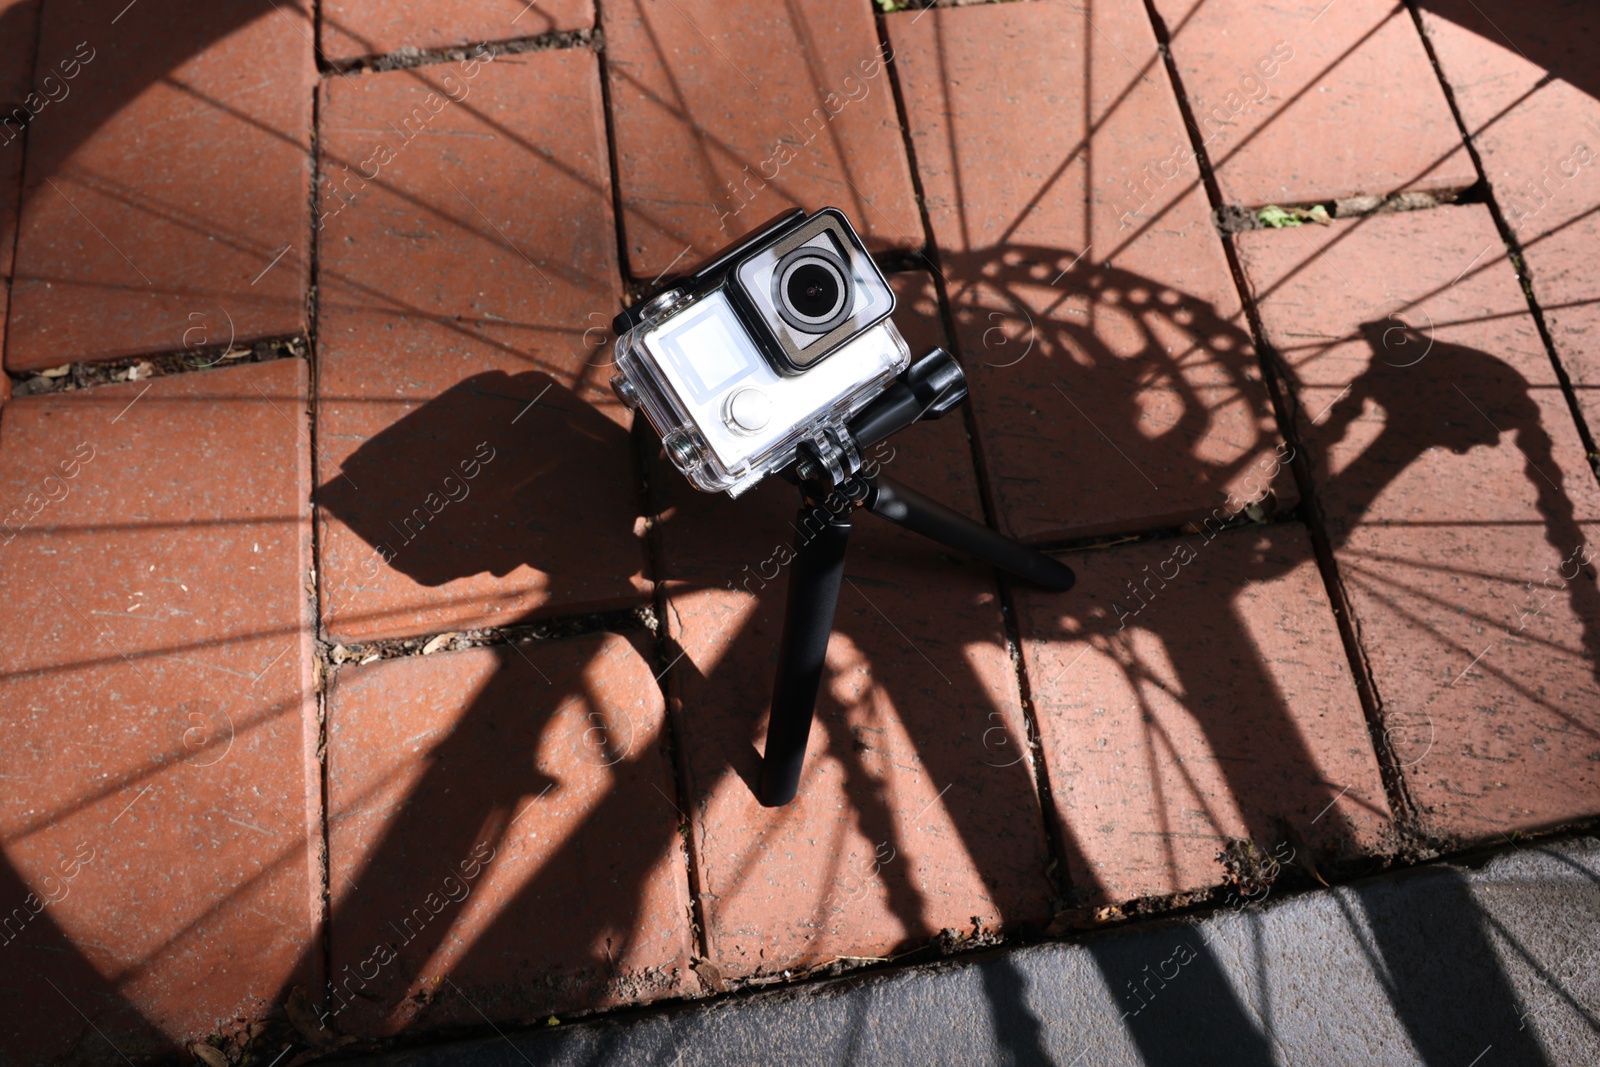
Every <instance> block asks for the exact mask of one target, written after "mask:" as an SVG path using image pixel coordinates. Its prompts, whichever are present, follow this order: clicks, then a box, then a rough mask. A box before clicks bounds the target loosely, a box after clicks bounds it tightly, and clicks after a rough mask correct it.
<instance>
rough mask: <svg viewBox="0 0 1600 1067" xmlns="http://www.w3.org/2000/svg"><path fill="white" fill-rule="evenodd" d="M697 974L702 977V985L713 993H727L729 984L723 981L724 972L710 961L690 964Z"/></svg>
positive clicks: (698, 961) (697, 961)
mask: <svg viewBox="0 0 1600 1067" xmlns="http://www.w3.org/2000/svg"><path fill="white" fill-rule="evenodd" d="M689 967H690V968H691V969H692V970H693V971H694V973H695V974H697V975H699V976H700V984H701V985H703V986H705V987H706V988H707V989H709V990H711V992H713V993H726V992H727V991H728V983H727V982H726V981H724V980H723V977H722V971H721V969H720V968H718V967H717V965H716V964H715V963H712V962H711V961H710V960H695V961H693V962H692V963H690V964H689Z"/></svg>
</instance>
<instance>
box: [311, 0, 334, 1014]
mask: <svg viewBox="0 0 1600 1067" xmlns="http://www.w3.org/2000/svg"><path fill="white" fill-rule="evenodd" d="M311 21H312V33H313V34H314V35H315V36H314V40H313V42H312V49H313V53H314V54H316V55H321V47H322V3H321V0H312V3H311ZM321 125H322V86H321V85H320V84H319V85H314V86H312V88H311V136H310V148H311V160H310V163H311V181H310V184H309V191H308V197H307V205H306V206H307V217H308V225H309V226H310V230H311V238H310V244H309V247H308V250H307V256H308V259H309V262H308V264H307V272H306V278H307V284H306V305H305V312H306V343H305V351H306V363H307V374H306V435H307V442H308V445H309V448H310V455H309V456H308V457H307V462H308V463H309V464H310V465H311V486H310V488H311V499H310V501H309V505H310V520H311V569H310V575H309V579H310V580H309V581H308V582H307V584H306V594H307V598H308V602H307V605H306V606H307V610H308V611H309V612H310V626H311V633H312V638H313V640H312V642H311V645H312V653H313V655H314V656H315V661H314V663H313V665H312V669H313V671H314V672H315V673H314V676H313V683H314V685H315V686H316V706H317V748H316V758H317V772H318V773H317V784H318V789H319V791H320V796H319V798H318V807H319V815H320V819H319V822H320V827H319V829H320V832H321V839H320V840H319V841H318V843H317V846H318V847H317V849H316V853H315V855H316V857H317V870H316V872H315V873H316V877H317V880H318V890H319V894H318V898H317V899H318V903H319V906H320V914H318V916H317V935H318V936H317V946H318V948H320V950H321V955H322V959H321V963H322V989H321V990H320V994H321V995H320V996H319V997H318V1000H319V1001H320V1002H321V1003H323V1004H327V1003H329V1002H330V1000H331V999H332V995H333V884H332V881H333V879H332V867H333V863H332V856H331V854H330V851H329V848H330V846H329V826H330V824H331V821H332V820H331V818H330V817H329V806H330V803H331V798H332V791H331V783H330V782H329V778H328V685H329V683H330V682H331V680H332V677H333V672H332V670H331V668H330V663H331V659H332V657H331V649H330V646H329V643H328V641H327V639H326V634H325V633H324V632H323V627H322V587H321V585H320V584H319V582H318V574H317V564H318V563H319V562H320V561H321V559H322V529H321V527H322V524H321V523H320V522H319V521H318V517H317V502H316V485H317V475H318V471H317V457H318V454H319V453H318V449H317V438H318V425H317V415H318V409H317V384H318V370H319V363H318V360H317V351H318V347H317V346H318V339H319V337H318V334H319V323H318V320H317V313H318V310H319V306H318V285H319V284H320V282H321V277H322V261H321V251H322V241H321V237H320V234H321V227H320V226H319V225H318V223H319V219H318V216H317V199H318V195H319V193H320V183H321V181H322V168H321V165H320V152H319V149H320V147H321V145H320V139H319V137H318V132H319V131H320V130H321Z"/></svg>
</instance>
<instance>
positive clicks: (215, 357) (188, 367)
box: [6, 333, 308, 399]
mask: <svg viewBox="0 0 1600 1067" xmlns="http://www.w3.org/2000/svg"><path fill="white" fill-rule="evenodd" d="M307 344H308V342H307V336H306V335H305V334H301V333H296V334H289V335H285V336H281V337H269V338H263V339H262V340H259V341H253V342H251V343H250V344H249V345H240V344H233V343H231V342H230V343H229V344H226V345H210V346H207V347H205V348H201V349H192V350H185V351H182V352H171V351H167V352H156V353H151V354H148V355H142V356H127V357H124V358H122V359H107V360H85V361H82V362H78V363H64V364H61V365H60V366H57V367H46V368H44V369H43V370H36V371H9V370H8V371H7V372H6V374H7V376H8V377H9V378H10V379H11V382H12V391H11V395H12V397H13V399H15V398H18V397H25V396H42V395H45V394H48V393H70V392H76V391H78V390H81V389H95V388H98V387H100V386H105V385H120V384H122V383H124V382H144V381H149V380H151V379H153V378H165V377H169V376H171V375H174V374H195V373H199V372H203V371H210V370H225V369H227V368H228V367H242V366H245V365H246V364H250V363H270V362H272V361H274V360H279V359H305V358H306V353H307Z"/></svg>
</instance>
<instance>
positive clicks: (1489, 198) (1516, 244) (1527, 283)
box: [1406, 0, 1600, 478]
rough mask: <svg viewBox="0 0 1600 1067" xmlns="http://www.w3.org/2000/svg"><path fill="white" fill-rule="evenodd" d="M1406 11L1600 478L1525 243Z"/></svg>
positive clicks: (1598, 455)
mask: <svg viewBox="0 0 1600 1067" xmlns="http://www.w3.org/2000/svg"><path fill="white" fill-rule="evenodd" d="M1406 9H1407V10H1408V11H1410V13H1411V21H1412V22H1413V23H1414V24H1415V25H1416V28H1417V36H1418V37H1420V38H1422V47H1423V49H1424V50H1425V51H1426V52H1427V54H1428V62H1429V63H1431V64H1432V65H1433V73H1434V76H1435V77H1436V78H1438V79H1439V87H1440V88H1441V89H1443V90H1444V97H1445V101H1446V102H1447V103H1448V104H1449V105H1450V114H1451V117H1453V118H1454V119H1455V120H1456V131H1457V132H1458V133H1459V134H1460V135H1461V143H1462V144H1464V145H1465V146H1466V149H1467V156H1468V157H1469V158H1470V159H1471V160H1472V166H1473V169H1474V170H1475V171H1476V172H1477V175H1478V184H1479V185H1480V186H1482V189H1483V203H1484V204H1485V205H1486V206H1487V207H1488V209H1489V214H1490V215H1491V216H1492V217H1493V218H1494V225H1495V229H1496V230H1497V231H1498V232H1499V234H1500V239H1501V240H1502V241H1504V242H1505V245H1506V249H1507V250H1508V251H1509V252H1510V254H1511V262H1512V265H1513V266H1514V267H1515V268H1516V271H1517V281H1518V283H1519V284H1520V285H1521V286H1522V295H1523V297H1524V298H1525V299H1526V300H1527V301H1528V311H1529V313H1530V314H1531V315H1532V316H1533V322H1534V325H1535V326H1536V327H1537V328H1538V330H1539V340H1540V341H1541V342H1542V343H1543V344H1544V350H1545V354H1546V355H1548V356H1549V357H1550V364H1551V366H1553V367H1554V368H1555V372H1556V380H1557V381H1558V382H1560V383H1561V393H1562V395H1563V396H1565V397H1566V400H1567V410H1568V411H1569V412H1570V413H1571V415H1572V421H1573V424H1574V425H1575V426H1577V428H1578V437H1579V439H1580V440H1582V442H1583V449H1584V453H1585V454H1586V455H1587V457H1588V460H1589V468H1590V471H1591V472H1592V473H1593V474H1594V475H1595V476H1596V477H1597V478H1600V447H1597V446H1596V443H1595V437H1594V434H1593V432H1592V431H1591V429H1590V427H1589V424H1588V423H1587V422H1586V421H1585V420H1584V417H1583V410H1582V409H1581V408H1580V407H1579V406H1578V396H1577V393H1576V391H1575V390H1574V387H1573V384H1572V378H1571V376H1570V375H1568V373H1567V368H1566V367H1565V366H1564V365H1563V364H1562V362H1561V355H1560V352H1559V351H1558V350H1557V349H1556V344H1555V338H1554V337H1553V336H1552V335H1551V333H1550V327H1549V325H1548V324H1547V323H1546V322H1545V318H1544V308H1543V306H1542V305H1541V304H1540V303H1539V298H1538V296H1537V295H1536V294H1535V293H1534V288H1533V287H1534V279H1533V275H1532V273H1531V272H1530V271H1529V269H1528V263H1527V259H1526V258H1525V257H1524V254H1523V249H1522V242H1520V241H1519V240H1518V239H1517V235H1516V233H1515V232H1514V231H1513V230H1512V229H1511V225H1510V223H1508V222H1507V221H1506V217H1505V213H1504V212H1503V211H1501V210H1500V201H1499V200H1498V199H1497V198H1496V197H1495V194H1494V186H1493V185H1492V184H1491V183H1490V181H1489V172H1488V171H1487V170H1485V169H1484V166H1483V158H1482V157H1481V156H1480V155H1479V154H1478V146H1477V145H1476V144H1475V143H1474V142H1473V140H1472V137H1471V135H1470V134H1469V132H1468V130H1467V122H1466V119H1465V117H1464V116H1463V115H1462V114H1461V105H1460V103H1459V102H1458V101H1457V100H1456V94H1455V89H1454V87H1453V86H1451V84H1450V81H1449V79H1448V78H1446V77H1445V76H1444V67H1443V66H1441V65H1440V63H1439V56H1438V54H1437V53H1436V52H1435V51H1434V49H1433V38H1432V37H1431V36H1429V34H1428V31H1427V27H1426V26H1424V25H1423V22H1422V12H1421V11H1420V10H1419V9H1418V7H1417V4H1416V0H1406Z"/></svg>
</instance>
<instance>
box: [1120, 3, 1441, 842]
mask: <svg viewBox="0 0 1600 1067" xmlns="http://www.w3.org/2000/svg"><path fill="white" fill-rule="evenodd" d="M1144 6H1145V13H1146V15H1147V16H1148V17H1149V19H1150V25H1151V28H1152V29H1153V31H1154V33H1155V37H1156V42H1157V48H1158V49H1159V51H1160V53H1161V59H1162V62H1163V64H1164V65H1165V67H1166V72H1167V77H1168V79H1169V81H1170V84H1171V86H1172V93H1173V96H1174V98H1175V100H1176V103H1177V105H1178V110H1179V113H1180V115H1181V116H1182V119H1183V124H1184V133H1185V134H1187V135H1188V138H1189V143H1190V147H1191V149H1192V150H1193V152H1194V158H1195V163H1196V166H1198V167H1199V170H1200V176H1201V180H1202V183H1203V184H1204V186H1205V190H1206V195H1207V197H1208V198H1209V199H1210V202H1211V208H1212V212H1213V215H1214V217H1215V218H1217V219H1218V220H1221V219H1222V218H1223V217H1224V215H1225V213H1226V211H1227V209H1226V208H1225V205H1224V204H1223V200H1222V191H1221V188H1220V186H1219V184H1218V182H1217V178H1216V172H1215V171H1214V169H1213V168H1212V165H1211V157H1210V154H1209V153H1208V151H1207V149H1206V145H1205V139H1204V137H1203V136H1201V130H1200V126H1199V124H1198V123H1197V122H1196V121H1195V116H1194V110H1193V108H1192V107H1191V106H1190V103H1189V96H1188V93H1187V92H1186V91H1185V89H1184V86H1183V78H1182V76H1181V75H1180V73H1179V71H1178V66H1177V63H1176V61H1175V60H1174V59H1173V57H1172V48H1171V35H1170V33H1169V32H1168V29H1167V25H1166V21H1165V20H1164V19H1163V18H1162V17H1161V14H1160V12H1159V11H1157V10H1156V7H1155V0H1144ZM1219 229H1223V230H1224V232H1223V233H1222V234H1221V236H1220V239H1221V241H1222V247H1223V252H1224V254H1225V255H1226V257H1227V261H1228V269H1229V271H1230V273H1232V275H1233V282H1234V286H1235V288H1236V289H1237V290H1238V294H1239V302H1240V306H1241V308H1242V309H1243V311H1244V313H1245V320H1246V322H1247V323H1248V324H1249V328H1250V336H1251V340H1252V341H1253V342H1254V344H1255V346H1256V355H1257V359H1258V361H1259V363H1260V367H1261V373H1262V379H1263V384H1264V385H1265V387H1266V390H1267V395H1268V398H1269V400H1270V402H1271V404H1272V410H1273V416H1274V418H1275V419H1276V420H1277V423H1278V431H1279V433H1280V434H1282V435H1283V439H1284V441H1285V442H1286V443H1287V444H1288V445H1289V446H1290V448H1292V449H1293V453H1294V454H1293V458H1292V459H1291V460H1290V463H1289V467H1290V470H1291V471H1292V472H1293V474H1294V479H1295V485H1296V488H1297V489H1298V491H1299V494H1300V502H1299V504H1298V505H1297V507H1296V509H1295V510H1297V511H1299V512H1300V513H1301V515H1302V516H1303V518H1304V522H1305V526H1306V529H1307V531H1308V533H1309V535H1310V538H1311V545H1312V551H1313V553H1314V555H1315V557H1316V562H1317V570H1318V571H1319V573H1320V574H1321V577H1322V581H1323V586H1324V589H1325V590H1326V592H1327V594H1328V600H1329V606H1330V608H1331V609H1332V611H1333V616H1334V621H1335V623H1336V624H1337V626H1338V631H1339V638H1340V641H1341V643H1342V644H1343V645H1344V650H1345V656H1346V658H1347V659H1348V661H1349V666H1350V670H1351V674H1352V676H1353V679H1354V681H1355V686H1356V694H1357V697H1358V699H1359V700H1360V701H1361V708H1362V712H1363V715H1364V717H1365V719H1366V723H1367V734H1368V738H1369V740H1370V741H1371V743H1372V746H1373V750H1374V752H1375V753H1376V755H1377V759H1378V766H1379V770H1380V772H1381V774H1382V778H1383V784H1384V792H1385V794H1386V798H1387V800H1388V802H1389V806H1390V811H1391V814H1392V816H1393V822H1392V824H1391V827H1392V829H1391V833H1392V834H1393V836H1394V838H1395V840H1392V841H1380V842H1379V845H1378V847H1379V849H1380V852H1381V853H1388V855H1382V854H1380V855H1379V856H1377V857H1375V858H1377V859H1379V860H1380V861H1383V862H1386V863H1387V862H1394V861H1397V860H1402V859H1404V860H1410V861H1415V860H1419V859H1423V858H1427V857H1428V856H1430V855H1436V854H1437V850H1436V849H1433V848H1431V847H1430V846H1429V845H1427V844H1425V843H1424V841H1423V839H1422V835H1421V832H1420V830H1419V820H1418V818H1417V810H1416V807H1415V804H1414V803H1413V801H1412V799H1411V795H1410V791H1409V789H1408V787H1407V785H1406V782H1405V779H1404V775H1403V774H1402V772H1401V769H1400V765H1399V761H1398V760H1397V758H1396V756H1395V753H1394V751H1393V748H1392V746H1391V744H1390V739H1389V737H1388V734H1387V732H1386V731H1385V729H1384V727H1383V700H1382V697H1381V694H1379V692H1378V690H1377V687H1376V685H1375V683H1374V680H1373V675H1372V671H1371V669H1370V664H1369V663H1368V661H1367V655H1366V649H1365V646H1364V645H1363V644H1362V642H1361V635H1360V624H1359V621H1358V620H1357V619H1356V617H1355V615H1354V614H1353V612H1352V611H1351V604H1350V598H1349V597H1348V595H1347V594H1346V591H1345V587H1344V581H1343V579H1342V577H1341V576H1340V573H1339V567H1338V563H1337V561H1336V560H1335V558H1334V555H1333V546H1332V542H1331V541H1330V539H1329V538H1328V535H1327V527H1326V525H1325V518H1324V516H1323V513H1322V507H1321V502H1320V500H1319V498H1318V497H1317V495H1316V492H1315V484H1314V481H1313V479H1312V474H1311V464H1310V460H1309V457H1308V453H1307V451H1306V449H1305V446H1304V442H1303V441H1301V439H1300V434H1299V430H1298V425H1297V423H1296V416H1297V414H1298V410H1299V398H1298V396H1297V395H1296V394H1295V392H1294V390H1293V382H1294V374H1293V371H1292V370H1291V369H1290V368H1289V366H1288V364H1287V363H1286V362H1284V361H1283V360H1282V358H1281V357H1280V356H1279V355H1278V353H1277V351H1276V349H1275V348H1273V346H1272V345H1271V344H1270V343H1269V342H1268V340H1267V336H1266V331H1265V329H1264V327H1263V325H1262V322H1261V316H1260V310H1259V308H1257V306H1256V303H1255V299H1254V297H1253V296H1252V294H1251V291H1250V286H1249V283H1248V281H1247V280H1246V278H1245V274H1244V268H1243V265H1242V264H1241V263H1240V261H1239V255H1238V250H1237V248H1235V246H1234V242H1233V238H1232V236H1231V235H1230V234H1229V233H1228V232H1227V231H1226V228H1225V227H1222V226H1221V225H1220V223H1219Z"/></svg>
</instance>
